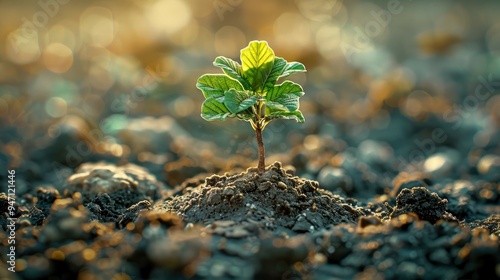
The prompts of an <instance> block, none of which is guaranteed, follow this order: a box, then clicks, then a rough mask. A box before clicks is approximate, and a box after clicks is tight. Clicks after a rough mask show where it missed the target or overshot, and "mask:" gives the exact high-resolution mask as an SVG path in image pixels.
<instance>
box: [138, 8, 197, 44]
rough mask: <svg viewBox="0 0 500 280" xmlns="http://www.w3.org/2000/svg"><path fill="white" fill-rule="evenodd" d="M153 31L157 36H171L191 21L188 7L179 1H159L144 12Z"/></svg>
mask: <svg viewBox="0 0 500 280" xmlns="http://www.w3.org/2000/svg"><path fill="white" fill-rule="evenodd" d="M146 17H147V19H148V20H149V22H150V24H151V27H152V28H153V30H154V31H155V32H156V33H158V34H159V35H167V36H168V35H172V34H174V33H176V32H177V31H180V30H181V29H182V28H183V27H184V26H186V25H187V24H188V23H189V21H190V20H191V10H190V9H189V6H188V5H186V3H184V2H183V1H180V0H160V1H157V2H156V3H154V4H153V5H151V6H150V7H149V8H148V9H147V11H146Z"/></svg>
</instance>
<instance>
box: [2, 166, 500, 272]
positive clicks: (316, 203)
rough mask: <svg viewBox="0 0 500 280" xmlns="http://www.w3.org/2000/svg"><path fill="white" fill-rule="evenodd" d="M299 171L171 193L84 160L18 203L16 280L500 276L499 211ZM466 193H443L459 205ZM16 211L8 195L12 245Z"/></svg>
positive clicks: (412, 186) (146, 179) (218, 179)
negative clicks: (351, 191) (352, 186)
mask: <svg viewBox="0 0 500 280" xmlns="http://www.w3.org/2000/svg"><path fill="white" fill-rule="evenodd" d="M293 174H294V170H293V169H284V168H283V167H282V166H281V164H280V163H279V162H276V163H274V164H273V165H270V166H269V167H268V168H267V169H266V172H264V173H263V174H259V173H258V172H257V170H256V169H255V168H250V169H248V170H247V171H246V172H242V173H238V174H235V175H229V174H224V175H212V176H209V177H207V178H205V179H202V178H193V179H191V180H187V181H186V182H184V183H183V184H182V185H181V186H180V187H179V188H177V189H174V190H169V189H168V188H166V187H165V186H164V185H163V184H162V183H159V182H158V181H157V180H156V178H155V177H154V176H153V175H151V174H149V173H148V172H147V171H145V170H144V169H142V168H140V167H138V166H135V165H131V164H128V165H125V166H115V165H109V164H102V163H99V164H86V165H84V166H82V167H81V168H80V169H79V170H78V171H77V173H75V174H74V175H72V176H71V177H69V178H68V182H67V184H66V185H65V186H64V189H63V190H62V192H60V191H58V190H56V189H53V188H42V187H41V188H39V189H38V190H37V191H36V192H35V193H34V195H32V196H31V195H25V196H24V199H23V201H22V202H21V203H20V204H17V205H16V207H17V208H16V209H17V212H16V213H17V214H16V215H17V217H18V219H17V221H16V228H17V231H16V234H17V236H16V238H17V240H16V242H17V243H16V244H17V257H18V263H17V266H16V268H17V269H18V274H16V275H19V276H21V277H22V278H27V279H47V278H50V276H52V275H58V278H59V279H77V278H84V279H90V278H93V277H94V278H95V277H98V278H112V277H122V276H123V277H124V276H125V275H127V277H130V278H132V279H186V278H195V279H331V278H332V277H333V278H334V279H353V278H358V279H363V278H367V279H377V278H384V279H399V278H400V276H401V275H405V278H408V279H422V278H425V279H442V278H444V279H495V278H498V276H499V271H498V264H499V263H500V242H499V238H500V216H499V215H498V214H493V215H487V216H486V218H480V217H481V215H485V214H484V213H483V214H481V215H479V214H478V213H475V212H468V211H465V210H463V211H459V213H462V215H464V216H466V219H461V220H459V219H457V218H456V217H455V216H454V215H453V214H452V213H450V212H448V211H450V210H451V209H455V208H456V206H453V208H450V204H449V202H448V199H445V198H441V197H440V196H439V195H438V194H437V193H436V192H432V191H431V190H432V189H436V190H437V189H438V188H435V187H430V186H428V185H426V184H425V183H423V182H422V181H418V182H417V181H415V183H410V182H408V183H403V184H401V185H399V186H398V188H396V189H395V190H397V191H395V192H394V194H396V193H397V196H396V197H395V198H394V200H393V199H392V198H391V197H390V196H381V197H379V198H378V199H375V200H373V201H372V202H369V203H362V202H360V201H357V200H355V199H352V198H345V197H343V196H340V195H334V194H332V193H331V192H329V191H327V190H324V189H322V188H321V186H319V184H318V183H317V182H316V181H313V180H307V179H304V178H300V177H297V176H294V175H293ZM449 187H450V186H449ZM448 190H449V189H448ZM457 191H458V189H455V191H452V192H448V191H442V193H447V194H448V197H449V199H451V200H452V201H453V200H454V198H455V196H454V195H453V193H457ZM384 197H385V198H386V199H385V200H384V199H383V198H384ZM393 203H394V204H393ZM458 204H460V203H458ZM6 205H7V197H6V196H5V195H2V196H0V210H2V216H1V218H2V228H3V230H4V231H1V232H0V235H1V236H2V240H6V237H7V236H6V234H7V228H6V225H7V213H6V212H7V211H6ZM5 248H6V247H5ZM4 252H5V251H4ZM4 252H2V253H4ZM1 266H3V268H2V271H4V269H5V270H6V266H5V264H3V263H2V264H1ZM2 273H3V272H2ZM120 275H121V276H120ZM7 276H8V277H12V275H11V274H2V277H7Z"/></svg>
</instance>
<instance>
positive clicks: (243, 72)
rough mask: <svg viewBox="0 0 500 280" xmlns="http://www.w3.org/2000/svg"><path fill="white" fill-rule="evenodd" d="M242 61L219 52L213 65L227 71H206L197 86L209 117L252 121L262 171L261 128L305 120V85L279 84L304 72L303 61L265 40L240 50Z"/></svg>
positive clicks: (285, 82)
mask: <svg viewBox="0 0 500 280" xmlns="http://www.w3.org/2000/svg"><path fill="white" fill-rule="evenodd" d="M240 59H241V65H240V64H239V63H238V62H236V61H234V60H232V59H229V58H227V57H223V56H219V57H217V58H216V59H215V61H214V63H213V64H214V65H215V66H217V67H220V68H221V69H222V71H223V72H224V74H205V75H203V76H201V77H200V78H199V79H198V82H197V84H196V87H197V88H198V89H200V90H201V91H202V93H203V96H205V98H206V100H205V101H204V102H203V104H202V106H201V117H202V118H203V119H205V120H207V121H223V120H225V119H226V118H238V119H240V120H244V121H247V122H249V123H250V125H251V126H252V128H253V130H254V131H255V138H256V140H257V146H258V150H259V165H258V171H259V173H263V172H264V171H265V158H266V157H265V148H264V142H263V141H262V131H263V130H264V129H265V128H266V126H267V125H268V124H269V123H270V122H271V121H272V120H275V119H294V120H296V121H297V122H300V123H303V122H304V121H305V119H304V116H303V115H302V112H300V111H299V98H300V97H301V96H303V95H304V90H303V89H302V87H301V86H300V85H299V84H297V83H294V82H292V81H284V82H283V83H281V84H278V80H279V79H280V78H285V77H288V76H290V75H292V74H294V73H298V72H305V71H306V69H305V67H304V65H303V64H302V63H299V62H287V61H286V60H285V59H283V58H281V57H277V56H275V55H274V51H273V50H272V49H271V48H270V47H269V45H268V44H267V42H266V41H251V42H250V43H249V44H248V46H247V47H246V48H244V49H242V50H241V55H240Z"/></svg>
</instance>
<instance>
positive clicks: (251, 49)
mask: <svg viewBox="0 0 500 280" xmlns="http://www.w3.org/2000/svg"><path fill="white" fill-rule="evenodd" d="M240 56H241V63H242V70H243V76H244V77H245V78H246V79H247V80H248V82H249V83H250V85H251V86H252V90H253V91H255V92H260V91H262V89H263V88H264V86H265V83H266V81H267V78H268V77H269V74H270V73H271V70H272V69H273V64H274V52H273V50H272V49H271V48H270V47H269V45H268V44H267V42H266V41H252V42H250V44H248V47H246V48H244V49H242V50H241V55H240Z"/></svg>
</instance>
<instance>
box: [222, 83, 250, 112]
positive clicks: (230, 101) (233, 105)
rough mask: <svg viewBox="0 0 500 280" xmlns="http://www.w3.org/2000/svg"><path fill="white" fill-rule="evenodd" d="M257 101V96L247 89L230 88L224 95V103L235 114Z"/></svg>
mask: <svg viewBox="0 0 500 280" xmlns="http://www.w3.org/2000/svg"><path fill="white" fill-rule="evenodd" d="M255 103H257V96H255V95H249V94H248V93H246V92H245V91H240V90H234V89H230V90H228V91H227V92H226V94H225V95H224V105H226V108H227V109H229V111H230V112H231V113H233V114H237V113H240V112H242V111H244V110H246V109H248V108H250V107H252V106H253V105H255Z"/></svg>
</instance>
